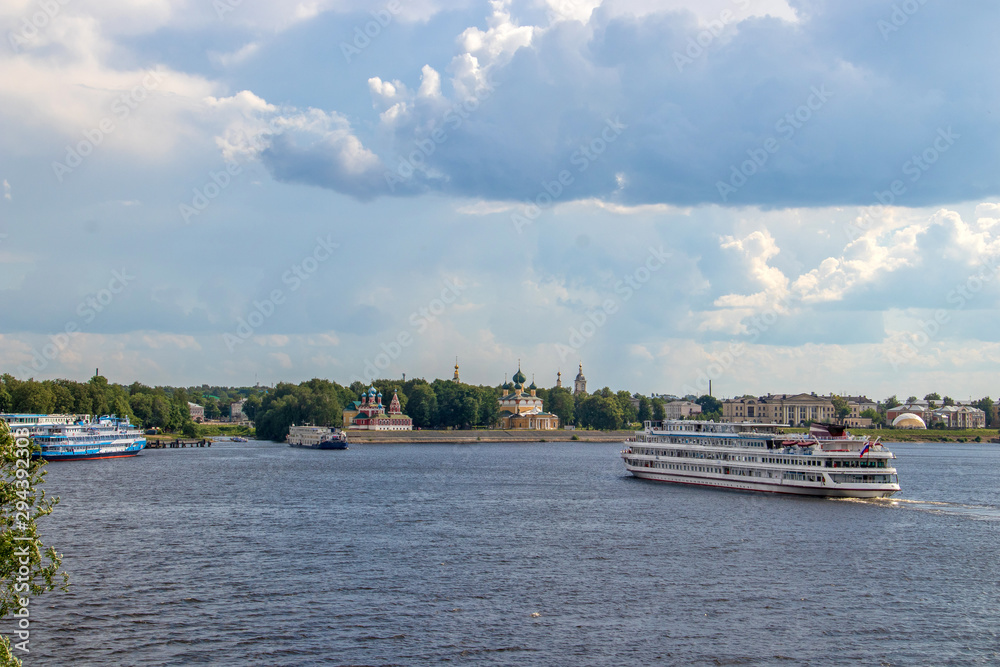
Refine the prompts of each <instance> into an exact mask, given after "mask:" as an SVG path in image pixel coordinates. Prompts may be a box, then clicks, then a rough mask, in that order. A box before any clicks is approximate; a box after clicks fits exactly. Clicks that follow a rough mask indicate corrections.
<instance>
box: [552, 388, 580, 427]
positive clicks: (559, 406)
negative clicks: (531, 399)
mask: <svg viewBox="0 0 1000 667" xmlns="http://www.w3.org/2000/svg"><path fill="white" fill-rule="evenodd" d="M574 404H575V401H574V400H573V393H572V392H571V391H570V390H569V389H567V388H566V387H553V388H552V389H550V390H549V402H548V403H547V404H546V405H545V409H546V410H548V411H549V412H551V413H552V414H554V415H556V416H557V417H559V424H560V425H561V426H567V425H569V424H572V423H573V416H574V415H573V408H574V407H575V405H574Z"/></svg>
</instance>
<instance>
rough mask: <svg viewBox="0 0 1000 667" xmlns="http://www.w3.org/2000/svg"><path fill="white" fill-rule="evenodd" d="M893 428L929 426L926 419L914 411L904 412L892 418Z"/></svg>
mask: <svg viewBox="0 0 1000 667" xmlns="http://www.w3.org/2000/svg"><path fill="white" fill-rule="evenodd" d="M892 427H893V428H927V424H925V423H924V420H923V419H921V418H920V417H918V416H917V415H915V414H913V413H912V412H904V413H903V414H901V415H899V416H898V417H896V418H895V419H893V420H892Z"/></svg>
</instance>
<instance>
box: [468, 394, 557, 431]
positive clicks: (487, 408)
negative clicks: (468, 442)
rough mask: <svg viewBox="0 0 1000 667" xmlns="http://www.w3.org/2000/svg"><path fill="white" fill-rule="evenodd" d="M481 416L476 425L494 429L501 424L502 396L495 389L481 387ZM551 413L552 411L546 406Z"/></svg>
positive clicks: (479, 397)
mask: <svg viewBox="0 0 1000 667" xmlns="http://www.w3.org/2000/svg"><path fill="white" fill-rule="evenodd" d="M478 389H479V392H478V393H479V396H478V399H479V416H478V418H477V421H476V424H477V425H478V426H485V427H487V428H493V427H495V426H497V425H498V424H499V423H500V396H499V395H498V392H497V390H496V389H494V388H493V387H479V388H478ZM546 409H548V410H549V412H551V409H550V408H548V406H546Z"/></svg>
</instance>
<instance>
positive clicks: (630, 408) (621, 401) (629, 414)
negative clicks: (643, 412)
mask: <svg viewBox="0 0 1000 667" xmlns="http://www.w3.org/2000/svg"><path fill="white" fill-rule="evenodd" d="M614 397H615V399H616V400H617V401H618V407H619V409H620V410H621V413H622V421H623V422H624V423H625V424H634V423H635V421H636V420H637V419H638V418H639V417H638V415H639V410H638V408H636V406H635V405H633V404H632V394H630V393H628V392H627V391H624V390H622V391H619V392H616V393H615V395H614Z"/></svg>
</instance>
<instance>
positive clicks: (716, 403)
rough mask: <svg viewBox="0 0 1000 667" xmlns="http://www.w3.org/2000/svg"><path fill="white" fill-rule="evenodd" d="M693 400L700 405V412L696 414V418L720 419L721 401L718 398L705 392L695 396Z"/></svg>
mask: <svg viewBox="0 0 1000 667" xmlns="http://www.w3.org/2000/svg"><path fill="white" fill-rule="evenodd" d="M694 402H695V403H697V404H698V405H700V406H701V414H700V415H699V416H698V419H711V420H715V421H720V420H721V419H722V401H720V400H719V399H717V398H715V397H714V396H709V395H708V394H705V395H704V396H700V397H699V398H696V399H695V401H694Z"/></svg>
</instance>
